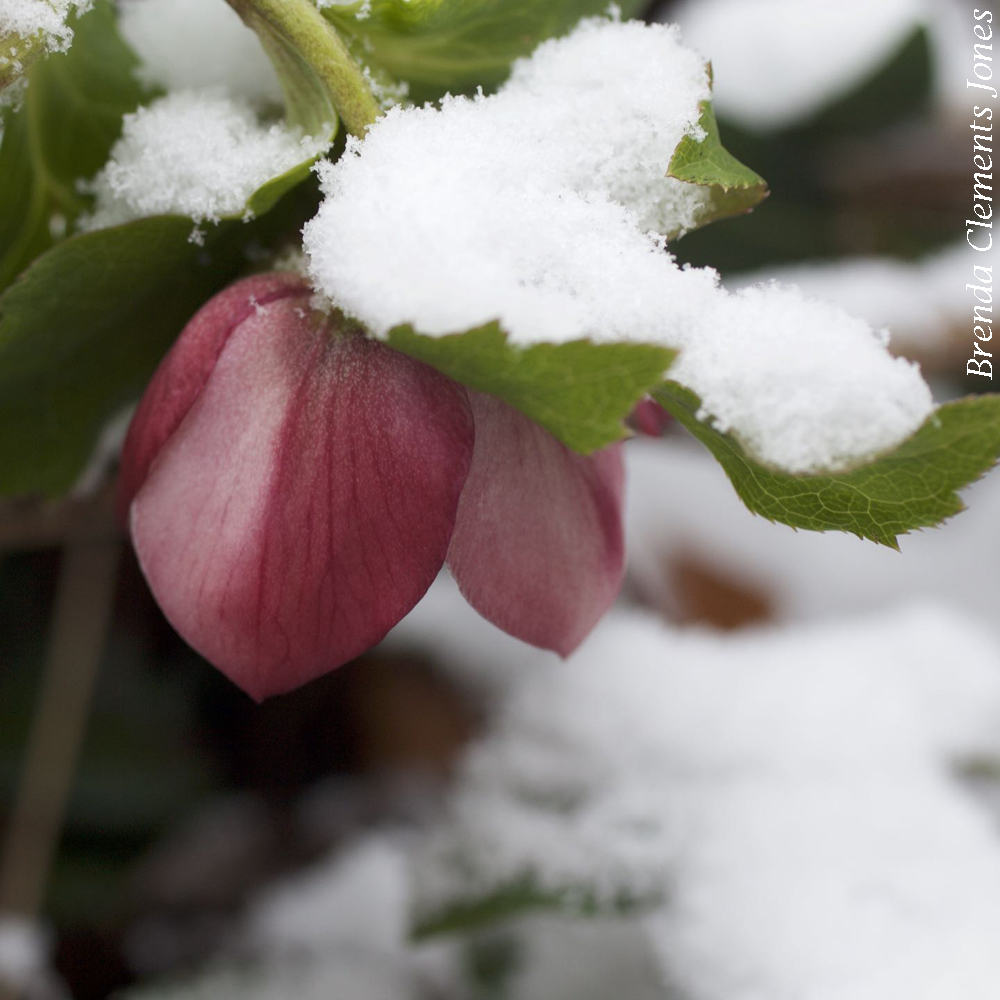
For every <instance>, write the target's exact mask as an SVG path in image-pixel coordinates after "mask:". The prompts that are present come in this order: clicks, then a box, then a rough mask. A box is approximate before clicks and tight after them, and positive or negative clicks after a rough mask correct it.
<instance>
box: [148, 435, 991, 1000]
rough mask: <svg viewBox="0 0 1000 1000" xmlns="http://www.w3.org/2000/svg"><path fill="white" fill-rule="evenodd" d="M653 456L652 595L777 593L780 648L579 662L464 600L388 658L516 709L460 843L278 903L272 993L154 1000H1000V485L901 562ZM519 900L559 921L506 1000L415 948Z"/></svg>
mask: <svg viewBox="0 0 1000 1000" xmlns="http://www.w3.org/2000/svg"><path fill="white" fill-rule="evenodd" d="M630 449H631V454H630V471H631V506H630V513H629V529H630V544H631V551H632V565H631V572H632V582H633V589H634V591H635V592H640V593H642V594H643V595H644V596H646V597H647V598H648V599H649V600H650V601H651V603H654V604H659V605H660V606H665V607H669V605H670V600H671V594H670V588H671V586H672V583H671V579H670V574H669V573H667V572H665V571H664V567H665V566H669V565H670V563H671V558H672V554H676V553H679V552H684V553H687V554H689V555H693V556H694V557H697V558H698V559H700V560H703V561H705V562H707V563H708V564H713V563H714V564H717V565H719V566H720V567H722V566H724V567H726V568H727V570H728V571H729V572H731V573H735V574H737V575H738V576H741V577H742V578H743V579H744V581H745V582H747V583H748V584H750V583H752V584H753V585H754V586H757V587H759V588H763V589H765V590H766V591H768V592H769V595H770V600H771V601H772V605H773V613H772V619H773V620H772V621H771V622H770V623H768V624H766V625H762V626H759V627H756V628H753V629H750V630H744V631H741V632H736V633H728V634H723V633H720V632H714V631H710V630H708V629H705V628H694V629H690V628H689V629H682V628H678V627H676V626H671V625H667V624H665V623H664V622H663V621H662V620H661V618H660V617H659V616H657V615H654V614H653V613H651V612H649V611H643V610H638V609H635V608H629V607H625V606H622V607H621V608H619V609H616V610H615V611H613V612H612V613H611V614H610V615H609V616H608V617H607V619H606V620H605V621H604V623H603V624H602V625H601V626H600V627H599V628H598V630H597V631H596V632H595V634H594V635H593V636H592V638H591V639H590V640H588V641H587V642H586V643H585V644H584V646H583V647H582V648H581V649H580V651H579V652H578V653H576V654H575V655H574V656H573V657H571V658H570V659H568V660H566V661H560V660H559V659H558V658H557V657H555V656H553V655H551V654H547V653H542V652H539V651H536V650H533V649H530V648H528V647H526V646H523V645H522V644H520V643H518V642H516V641H515V640H512V639H509V638H507V637H506V636H504V635H503V634H501V633H500V632H498V631H497V630H496V629H493V628H492V627H491V626H489V625H487V624H486V623H485V622H483V621H482V620H481V619H479V618H478V617H477V616H476V615H475V613H474V612H472V611H471V610H470V609H469V608H468V606H467V605H466V604H465V602H464V601H463V600H462V599H461V598H460V596H459V595H458V593H457V590H456V589H455V587H454V585H453V584H452V583H451V582H450V581H449V580H447V579H442V580H440V581H439V582H438V584H437V585H435V587H434V588H432V590H431V592H430V594H429V595H428V596H427V598H426V599H425V601H424V602H423V603H422V604H421V605H420V606H419V607H418V608H417V609H416V611H414V613H413V614H412V615H411V616H410V617H409V618H408V619H406V620H405V621H404V623H403V624H402V625H401V626H400V627H399V628H398V629H397V630H396V632H395V633H394V634H393V635H392V637H391V638H390V640H388V641H387V645H388V646H389V647H395V648H396V649H405V650H408V651H411V652H412V651H419V650H421V649H425V650H427V651H433V653H434V655H435V657H436V659H437V660H438V662H442V661H443V663H444V666H446V667H447V669H448V670H449V671H450V672H451V673H452V674H453V675H454V676H455V678H456V680H457V681H458V682H459V683H460V684H463V685H465V686H467V687H468V688H469V689H470V690H472V691H475V692H477V693H478V694H479V695H480V696H481V697H483V698H484V699H485V700H486V702H487V703H488V704H491V705H492V706H493V711H492V723H491V725H490V727H489V731H488V732H487V734H486V735H485V736H484V738H483V739H481V740H480V741H479V743H478V744H477V745H476V746H475V747H474V748H473V749H472V750H471V751H470V752H469V754H468V755H467V757H466V760H465V762H464V765H463V768H462V771H461V774H460V776H459V779H458V782H457V786H456V789H455V791H454V793H453V797H452V800H451V803H450V807H449V811H448V813H447V815H446V816H445V817H444V818H443V819H441V820H440V821H439V822H438V823H437V824H436V825H434V826H433V827H432V828H431V830H430V832H429V833H428V834H427V835H426V836H419V837H416V836H415V835H414V834H412V832H411V833H410V834H407V835H405V836H404V835H402V834H399V835H396V834H393V833H392V832H391V831H390V832H388V833H386V832H384V831H383V832H380V833H379V834H377V835H370V836H369V837H367V838H366V839H363V840H361V841H360V842H359V843H358V844H357V845H356V846H355V848H354V849H353V850H352V851H349V852H348V853H346V854H343V853H342V854H341V855H339V856H338V857H337V858H335V859H333V860H332V861H331V862H330V864H329V865H327V866H320V867H318V868H316V869H315V870H313V871H312V872H307V873H305V874H303V875H301V876H299V878H298V879H297V880H296V881H294V882H289V883H287V884H285V885H280V886H278V887H276V888H273V889H272V890H271V891H269V893H268V894H267V895H266V896H264V897H262V898H261V899H259V900H258V903H257V905H256V906H255V907H254V908H253V909H252V910H251V912H250V913H249V915H248V917H247V919H246V925H245V929H244V931H243V936H242V941H241V943H240V946H239V948H238V949H237V951H238V952H240V953H241V954H243V955H244V956H245V955H248V954H249V955H253V956H254V962H253V964H252V966H251V967H250V968H251V971H247V967H246V966H244V967H242V971H240V969H241V967H240V966H238V965H233V966H222V967H220V968H219V969H218V970H217V971H215V972H213V973H210V974H209V975H208V976H207V977H205V978H203V979H201V980H198V981H197V982H196V983H195V984H194V985H193V986H185V987H177V988H176V991H175V992H169V991H168V992H167V993H157V994H155V995H157V996H160V995H162V996H170V997H176V998H178V1000H179V998H181V997H188V996H191V997H206V998H207V997H211V998H228V997H234V998H235V997H237V996H239V997H269V998H271V997H274V998H277V997H291V996H295V997H298V998H311V997H338V998H339V997H350V998H351V1000H404V998H406V1000H409V998H450V997H454V998H461V997H478V996H484V995H489V996H502V997H509V998H514V1000H529V998H531V1000H539V998H543V1000H562V998H566V1000H569V998H573V1000H588V998H593V1000H598V998H601V1000H604V998H606V997H608V996H611V995H614V996H617V997H619V998H622V1000H649V998H674V1000H896V998H899V1000H902V998H906V1000H956V998H962V1000H987V998H989V1000H993V998H995V997H996V996H997V983H998V982H1000V950H998V949H997V947H996V942H997V940H998V935H1000V831H998V815H997V810H996V808H995V806H994V807H991V805H990V801H989V794H988V793H989V792H990V791H991V789H992V788H993V787H995V786H993V784H992V779H991V777H990V775H991V774H992V773H995V767H996V762H997V761H1000V636H998V635H997V632H996V627H995V622H994V621H993V619H992V618H991V615H990V598H989V593H990V589H991V588H990V584H989V580H988V576H989V573H990V570H989V568H988V566H987V563H988V562H989V557H988V555H987V553H989V552H990V551H991V550H992V547H993V546H994V545H995V542H996V540H997V539H996V535H997V531H996V528H995V527H994V528H992V533H991V531H990V528H989V524H988V522H989V517H988V512H989V511H990V510H991V508H995V506H996V499H997V498H996V496H995V495H996V494H997V492H998V490H1000V483H998V482H996V481H995V480H987V481H985V482H984V483H981V484H980V485H979V486H977V487H976V492H978V494H979V495H978V496H976V497H974V498H973V500H974V502H973V503H972V510H973V512H975V511H979V512H980V514H979V515H976V514H975V513H967V514H964V515H963V516H962V517H961V518H959V519H957V520H956V521H955V522H954V523H953V524H952V525H950V526H949V527H948V529H946V530H945V531H942V532H933V533H925V534H922V535H919V536H916V537H912V538H904V539H903V540H902V548H903V553H902V554H899V553H895V552H891V551H889V550H882V549H878V548H876V547H875V546H873V545H870V544H868V543H861V542H859V541H857V540H856V539H853V538H846V537H842V536H832V535H808V534H802V533H798V534H797V533H793V532H791V531H789V530H788V529H786V528H782V527H779V526H774V525H770V524H768V523H766V522H764V521H762V520H760V519H757V518H753V517H752V516H751V515H749V514H747V513H746V511H745V510H744V509H743V508H742V507H741V506H740V504H739V501H738V500H737V499H736V497H735V496H734V495H733V494H732V490H731V488H730V487H729V486H728V484H727V483H726V481H725V479H724V477H723V475H722V473H721V472H719V471H718V470H717V468H716V467H715V466H714V465H713V464H712V463H711V460H710V459H709V458H708V457H707V456H704V457H703V456H702V455H701V454H700V453H697V452H695V451H693V450H689V449H688V448H686V447H685V446H684V442H675V441H670V440H667V441H663V442H655V443H650V442H633V443H632V445H631V446H630ZM668 487H669V488H668ZM978 551H982V553H983V568H982V569H977V568H976V566H975V565H973V557H974V554H975V553H976V552H978ZM512 894H513V895H512ZM519 895H520V897H523V898H524V899H527V898H529V897H530V898H531V899H532V900H534V902H535V904H536V906H535V909H528V910H521V911H519V912H518V913H517V914H515V915H514V916H512V917H511V918H510V919H508V920H507V921H506V922H504V923H502V924H501V925H500V927H501V930H497V929H496V928H495V927H494V929H493V930H492V931H491V932H489V933H488V934H486V935H485V940H487V941H491V940H492V941H493V943H494V944H496V943H497V941H498V940H500V941H502V942H504V943H505V946H506V947H508V948H510V949H512V951H511V955H513V958H510V956H508V957H509V961H508V963H507V966H506V969H505V972H504V975H503V977H502V983H501V984H500V987H499V989H500V992H495V993H489V994H485V993H483V992H482V988H481V987H478V988H477V987H476V986H475V985H474V984H473V983H472V982H471V980H470V976H469V972H468V969H469V968H470V962H469V955H468V950H469V948H470V944H469V942H470V938H469V937H468V936H465V937H464V938H461V937H460V938H458V940H459V943H458V944H453V943H450V942H451V941H454V940H456V939H454V938H448V937H447V936H445V937H443V938H437V939H432V941H431V943H429V944H422V945H412V944H409V943H408V932H409V929H410V928H411V926H412V924H413V921H414V920H416V921H417V923H418V924H420V923H421V922H426V921H428V920H429V921H432V922H433V921H434V920H435V919H440V918H441V915H442V914H448V913H449V912H450V913H452V914H454V913H458V912H463V907H464V908H465V910H464V912H466V913H467V914H468V913H471V912H473V911H474V909H475V906H476V905H477V904H478V903H481V902H482V901H484V900H491V899H492V900H497V899H508V900H509V899H511V898H518V897H519ZM546 903H547V904H549V906H548V908H545V907H543V905H542V904H546ZM551 904H558V912H559V914H560V915H555V913H554V911H553V908H552V905H551ZM469 907H471V908H472V909H469ZM584 914H586V915H584ZM491 935H492V937H491ZM480 937H481V938H482V937H483V936H482V935H481V936H480ZM481 944H482V940H480V946H481ZM147 995H148V994H145V993H144V994H143V996H147Z"/></svg>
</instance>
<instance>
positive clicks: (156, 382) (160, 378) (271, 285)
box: [118, 272, 312, 524]
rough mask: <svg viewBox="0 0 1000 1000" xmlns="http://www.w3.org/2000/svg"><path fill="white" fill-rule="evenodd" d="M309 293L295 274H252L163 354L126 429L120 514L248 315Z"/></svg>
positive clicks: (214, 302) (213, 304)
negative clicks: (231, 337)
mask: <svg viewBox="0 0 1000 1000" xmlns="http://www.w3.org/2000/svg"><path fill="white" fill-rule="evenodd" d="M311 294H312V293H311V290H310V289H309V287H308V286H307V285H306V284H305V283H304V282H303V281H302V279H301V278H300V277H298V276H296V275H294V274H286V273H281V272H273V273H271V274H260V275H255V276H253V277H251V278H246V279H244V280H243V281H238V282H237V283H236V284H235V285H230V286H229V288H227V289H226V290H225V291H222V292H220V293H219V294H218V295H216V296H215V297H214V298H212V299H210V300H209V301H208V303H207V304H206V305H205V306H204V307H203V308H202V309H200V310H199V311H198V312H197V313H196V314H195V316H194V318H193V319H192V320H191V321H190V322H189V323H188V325H187V326H186V327H185V328H184V330H183V332H182V333H181V335H180V337H178V339H177V341H176V342H175V343H174V346H173V347H172V348H171V349H170V351H169V352H168V353H167V355H166V357H165V358H164V359H163V361H161V362H160V366H159V368H157V369H156V373H155V375H154V376H153V379H152V381H151V382H150V383H149V386H148V387H147V389H146V392H145V394H144V395H143V397H142V401H141V402H140V403H139V406H138V408H137V409H136V411H135V416H134V417H133V418H132V423H131V424H130V425H129V429H128V435H127V437H126V439H125V445H124V448H123V450H122V468H121V475H120V476H119V481H118V513H119V518H120V520H121V521H122V523H123V524H124V523H127V522H128V508H129V505H130V504H131V503H132V498H133V497H134V496H135V495H136V493H138V492H139V487H140V486H142V484H143V482H144V481H145V479H146V474H147V473H148V472H149V466H150V463H151V462H152V461H153V459H154V458H155V457H156V455H157V453H158V452H159V450H160V449H161V448H162V447H163V444H164V442H165V441H166V440H167V439H168V438H169V437H170V435H171V434H173V433H174V431H175V430H177V427H178V426H179V425H180V422H181V421H182V420H183V419H184V417H185V416H186V414H187V412H188V410H190V409H191V407H192V405H193V404H194V401H195V400H196V399H197V398H198V394H199V393H200V392H201V390H202V389H203V388H204V387H205V383H206V382H207V381H208V377H209V375H211V373H212V369H213V368H214V367H215V362H216V361H217V360H218V357H219V354H220V353H221V351H222V348H223V347H224V346H225V344H226V341H227V340H228V339H229V336H230V334H232V332H233V330H235V329H236V327H238V326H239V325H240V324H241V323H242V322H243V321H244V320H245V319H246V318H247V317H248V316H249V315H250V314H251V313H254V312H256V310H257V309H260V308H262V307H263V306H265V305H268V304H269V303H271V302H274V301H276V300H277V299H281V298H286V297H290V296H298V297H299V298H301V299H302V300H303V301H302V303H301V304H302V305H305V304H307V303H308V300H309V297H310V295H311Z"/></svg>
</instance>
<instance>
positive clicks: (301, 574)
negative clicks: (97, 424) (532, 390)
mask: <svg viewBox="0 0 1000 1000" xmlns="http://www.w3.org/2000/svg"><path fill="white" fill-rule="evenodd" d="M237 287H238V286H237ZM304 306H305V301H304V300H302V299H299V298H297V297H295V296H290V297H289V296H286V297H282V298H278V299H276V300H275V301H273V302H271V303H270V304H268V305H265V306H262V307H261V308H259V309H257V310H253V309H251V311H250V313H249V314H248V315H247V316H246V318H245V319H243V321H242V322H240V323H239V324H238V325H237V326H236V328H235V329H234V330H233V331H232V333H231V334H230V335H229V337H228V339H227V340H226V342H225V345H224V346H223V347H222V350H221V353H219V354H218V358H217V361H216V362H215V365H214V368H212V370H211V374H210V375H209V376H208V377H207V379H206V380H204V383H203V388H202V389H201V391H200V393H199V394H198V395H197V398H196V399H195V400H194V401H193V404H192V405H190V408H189V409H188V410H187V411H186V413H185V414H184V415H182V416H181V419H180V420H179V422H178V424H177V426H176V429H175V430H174V431H173V433H172V434H170V435H169V437H168V439H167V440H166V442H165V443H164V444H163V445H162V448H161V449H160V450H159V452H158V454H157V456H156V458H155V459H153V460H152V462H151V464H149V473H148V476H147V477H146V479H145V482H144V483H143V485H142V486H141V488H140V489H139V491H138V493H137V495H136V497H135V500H134V502H133V503H132V507H131V527H132V536H133V540H134V542H135V547H136V551H137V553H138V556H139V560H140V563H141V565H142V568H143V571H144V573H145V574H146V578H147V580H148V581H149V583H150V586H151V588H152V590H153V593H154V595H155V596H156V599H157V601H158V602H159V604H160V606H161V608H162V609H163V611H164V613H165V614H166V616H167V618H168V619H169V620H170V622H171V623H172V624H173V626H174V627H175V628H176V629H177V631H178V632H179V633H180V634H181V635H182V636H183V637H184V638H185V639H186V640H187V642H188V643H190V644H191V645H192V646H193V647H194V648H195V649H197V650H198V651H199V652H200V653H202V655H204V656H205V657H206V658H207V659H209V660H210V661H211V662H212V663H214V664H215V665H216V666H217V667H218V668H219V669H220V670H222V672H223V673H225V674H226V675H227V676H228V677H230V678H231V679H232V680H233V681H234V682H235V683H237V684H238V685H239V686H240V687H242V688H243V689H244V690H245V691H247V692H248V693H249V694H250V695H252V696H253V697H255V698H258V699H260V698H263V697H266V696H268V695H271V694H276V693H280V692H282V691H287V690H290V689H291V688H294V687H298V686H299V685H301V684H304V683H305V682H306V681H308V680H311V679H312V678H314V677H317V676H319V675H320V674H323V673H326V672H327V671H329V670H332V669H333V668H335V667H337V666H339V665H341V664H342V663H345V662H346V661H348V660H350V659H352V658H353V657H355V656H357V655H359V654H360V653H362V652H364V651H365V650H366V649H368V648H369V647H370V646H372V645H374V644H375V643H376V642H378V641H379V640H380V639H381V638H382V636H384V635H385V633H386V632H387V631H388V630H389V629H390V628H391V627H392V626H393V625H394V624H395V623H396V622H397V621H398V620H399V619H400V618H401V617H402V616H403V615H404V614H406V612H407V611H409V610H410V608H412V607H413V605H414V604H416V602H417V601H418V600H419V599H420V597H421V596H422V595H423V593H424V592H425V590H426V589H427V587H428V586H430V583H431V582H432V580H433V579H434V577H435V575H436V574H437V572H438V570H439V569H440V567H441V565H442V563H443V561H444V557H445V553H446V551H447V547H448V541H449V538H450V536H451V533H452V527H453V524H454V519H455V514H456V509H457V505H458V501H459V495H460V493H461V490H462V486H463V483H464V482H465V479H466V475H467V473H468V469H469V465H470V462H471V456H472V450H473V422H472V415H471V411H470V408H469V403H468V399H467V397H466V394H465V391H464V389H462V388H461V387H460V386H458V385H457V384H455V383H453V382H451V381H450V380H448V379H446V378H444V377H443V376H441V375H439V374H438V373H436V372H435V371H433V370H432V369H430V368H428V367H427V366H425V365H423V364H421V363H419V362H416V361H413V360H411V359H409V358H406V357H404V356H403V355H401V354H398V353H396V352H395V351H392V350H390V349H389V348H386V347H384V346H382V345H380V344H377V343H375V342H373V341H370V340H366V339H365V338H364V337H362V336H360V335H358V334H339V333H337V332H336V331H335V330H334V329H333V328H332V326H331V325H330V324H328V323H326V322H324V321H323V320H322V319H321V318H320V317H318V316H316V315H315V314H311V313H309V312H308V310H307V308H304ZM195 324H197V318H196V319H195V320H194V321H193V322H192V326H194V325H195ZM185 333H186V331H185ZM184 336H185V334H182V338H183V337H184ZM180 409H183V407H181V408H180ZM135 447H137V448H139V449H140V450H141V447H142V443H141V442H136V443H135Z"/></svg>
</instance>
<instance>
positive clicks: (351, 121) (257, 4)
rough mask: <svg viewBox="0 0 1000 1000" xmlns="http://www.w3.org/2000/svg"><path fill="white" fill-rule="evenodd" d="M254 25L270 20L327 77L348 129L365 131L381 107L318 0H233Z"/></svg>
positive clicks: (308, 61)
mask: <svg viewBox="0 0 1000 1000" xmlns="http://www.w3.org/2000/svg"><path fill="white" fill-rule="evenodd" d="M228 2H229V5H230V6H231V7H233V9H234V10H236V12H237V13H238V14H239V15H240V17H242V18H243V20H244V21H245V22H246V23H247V24H248V25H250V27H254V25H255V22H258V20H262V21H264V22H266V23H267V24H268V25H269V26H270V27H271V28H272V29H273V30H274V31H275V32H277V33H278V34H279V35H280V36H281V37H282V38H283V39H284V41H285V42H286V43H287V44H288V45H289V47H290V48H291V49H293V50H294V51H295V52H296V53H297V54H298V56H299V57H300V58H301V59H302V60H303V61H304V62H305V63H306V64H307V65H308V66H309V67H310V68H311V69H312V71H313V72H314V73H315V74H316V76H317V77H319V79H320V80H321V81H322V82H323V84H324V85H325V87H326V89H327V91H328V92H329V95H330V99H331V100H332V102H333V106H334V107H335V108H336V110H337V113H338V114H339V115H340V119H341V121H342V122H343V123H344V125H345V126H346V127H347V130H348V131H349V132H351V133H352V134H353V135H356V136H363V135H364V133H365V129H366V128H367V127H368V126H369V125H371V123H372V122H374V121H375V119H376V118H378V116H379V114H381V110H382V109H381V108H380V107H379V103H378V101H377V100H376V99H375V95H374V94H373V93H372V89H371V86H370V84H369V83H368V80H367V79H366V78H365V74H364V72H363V71H362V69H361V67H360V66H359V65H358V64H357V62H356V61H355V60H354V57H353V56H352V55H351V53H350V51H349V50H348V48H347V46H346V45H345V44H344V42H343V40H342V39H341V37H340V36H339V35H338V34H337V32H336V30H335V29H334V27H333V25H332V24H330V22H329V21H327V20H326V18H325V17H323V15H322V14H321V13H320V12H319V10H318V9H317V8H316V6H315V4H314V3H313V0H228Z"/></svg>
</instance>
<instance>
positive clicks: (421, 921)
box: [411, 876, 661, 941]
mask: <svg viewBox="0 0 1000 1000" xmlns="http://www.w3.org/2000/svg"><path fill="white" fill-rule="evenodd" d="M660 901H661V896H659V895H656V896H655V897H654V896H650V897H649V898H647V899H638V898H635V897H633V896H627V895H619V896H616V897H614V898H613V899H610V900H605V899H601V898H600V897H599V896H597V895H596V894H595V893H594V892H592V891H590V890H589V889H586V888H584V887H572V888H570V887H567V888H565V889H562V890H558V889H545V888H542V886H541V885H539V883H538V882H537V881H536V879H535V878H533V877H532V876H525V877H524V878H521V879H518V880H517V881H514V882H510V883H508V884H505V885H501V886H498V887H497V888H496V889H494V890H493V891H492V892H488V893H485V894H484V895H481V896H475V897H470V898H467V899H456V900H453V901H452V902H451V903H449V904H447V905H446V906H442V907H439V908H437V909H435V910H432V911H429V912H427V913H424V914H421V915H419V916H418V917H417V920H416V921H415V923H414V926H413V930H412V932H411V937H412V938H413V940H414V941H424V940H427V939H428V938H432V937H441V936H443V935H449V934H467V933H469V932H471V931H478V930H483V929H485V928H491V927H495V926H496V925H498V924H501V923H503V922H505V921H507V920H515V919H517V918H518V917H524V916H527V915H529V914H532V913H555V914H562V915H564V916H573V917H601V916H623V915H625V914H630V913H635V912H636V911H638V910H640V909H642V908H644V907H648V906H652V905H655V904H656V903H658V902H660Z"/></svg>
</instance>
